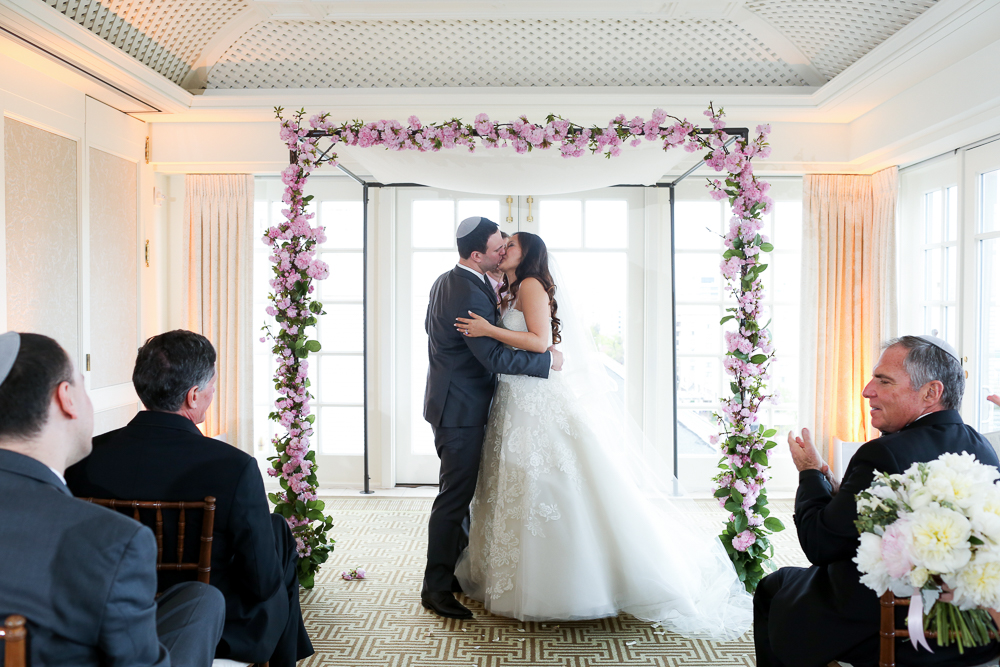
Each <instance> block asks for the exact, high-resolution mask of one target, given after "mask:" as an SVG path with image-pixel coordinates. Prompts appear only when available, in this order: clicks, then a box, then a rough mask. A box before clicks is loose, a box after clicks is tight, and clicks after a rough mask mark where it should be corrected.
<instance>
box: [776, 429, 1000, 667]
mask: <svg viewBox="0 0 1000 667" xmlns="http://www.w3.org/2000/svg"><path fill="white" fill-rule="evenodd" d="M947 452H951V453H959V452H971V453H972V454H973V455H974V456H975V457H976V459H978V460H979V461H980V462H982V463H985V464H988V465H992V466H998V465H1000V462H998V461H997V455H996V452H995V451H994V450H993V447H992V446H991V445H990V444H989V442H988V441H987V440H986V439H985V438H983V436H981V435H980V434H979V433H977V432H976V431H975V429H973V428H972V427H970V426H966V425H965V424H964V423H963V422H962V417H961V416H960V415H959V414H958V412H957V411H955V410H944V411H941V412H932V413H931V414H929V415H926V416H924V417H922V418H920V419H918V420H916V421H915V422H913V423H912V424H910V425H908V426H906V427H904V428H903V429H901V430H899V431H897V432H895V433H890V434H888V435H884V436H882V437H881V438H876V439H875V440H871V441H869V442H867V443H865V444H864V445H862V446H861V447H860V448H859V449H858V451H857V452H856V453H855V454H854V457H853V458H852V459H851V462H850V464H849V465H848V466H847V470H846V471H845V473H844V479H843V483H842V484H841V486H840V490H839V491H838V492H837V494H836V495H832V493H831V487H830V484H829V483H828V482H827V481H826V478H825V477H824V476H823V474H822V473H820V472H819V471H818V470H804V471H802V472H801V473H799V488H798V491H797V492H796V495H795V528H796V530H797V531H798V537H799V544H800V545H802V550H803V551H804V552H805V555H806V557H807V558H808V559H809V562H810V563H812V564H813V566H812V567H810V568H805V569H802V570H798V571H796V570H792V571H791V572H789V573H788V575H786V576H785V578H784V579H783V580H782V585H781V590H780V592H779V593H778V594H777V595H776V596H775V597H774V599H773V601H772V603H771V612H770V619H769V637H770V641H771V648H772V650H774V652H775V655H777V657H778V658H779V659H780V660H781V661H782V662H784V663H785V664H788V665H802V666H803V667H813V666H819V665H826V664H827V663H829V662H830V661H831V660H835V659H837V658H840V657H845V656H846V654H848V652H849V651H851V649H854V648H857V647H859V646H862V645H866V644H867V645H870V650H867V649H866V650H865V653H866V654H867V653H871V659H872V663H871V664H876V663H877V658H878V643H877V639H878V629H879V600H878V597H877V596H876V595H875V592H874V591H873V590H871V589H870V588H868V587H867V586H865V585H864V584H862V583H861V582H860V581H859V579H860V577H861V575H860V573H859V572H858V568H857V565H856V564H855V563H854V562H852V560H851V559H852V558H854V557H855V556H856V555H857V550H858V544H859V543H860V536H859V535H858V530H857V528H855V526H854V520H855V519H857V516H858V511H857V504H856V502H855V499H854V496H855V494H857V493H860V492H861V491H863V490H865V489H867V488H868V487H869V486H870V485H871V482H872V479H873V478H874V476H875V471H878V472H887V473H891V474H895V473H901V472H903V471H904V470H906V469H907V468H909V467H910V465H912V464H913V463H916V462H926V461H933V460H934V459H936V458H938V457H939V456H941V455H942V454H945V453H947ZM772 576H773V575H772ZM931 647H932V648H933V649H934V654H929V653H927V652H926V651H923V650H921V651H920V652H914V650H913V649H912V647H911V645H910V642H903V641H897V643H896V659H897V661H898V663H899V664H902V665H917V664H920V665H924V664H938V665H940V664H948V665H976V664H981V663H984V662H986V661H987V660H988V658H989V657H990V656H991V655H994V654H996V652H997V648H996V645H993V646H992V647H989V646H988V647H985V648H983V649H966V651H965V655H964V656H962V657H961V658H959V656H958V651H957V649H956V648H955V647H954V646H952V647H948V648H943V647H938V646H937V644H936V643H935V642H934V640H931ZM977 656H979V657H977ZM845 659H846V657H845ZM848 661H849V662H851V663H852V664H854V663H855V662H859V664H860V661H858V660H857V659H855V660H848Z"/></svg>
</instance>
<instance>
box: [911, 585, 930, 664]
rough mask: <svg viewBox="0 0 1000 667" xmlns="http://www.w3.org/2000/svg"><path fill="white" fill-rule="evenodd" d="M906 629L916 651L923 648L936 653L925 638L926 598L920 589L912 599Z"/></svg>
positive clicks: (916, 590)
mask: <svg viewBox="0 0 1000 667" xmlns="http://www.w3.org/2000/svg"><path fill="white" fill-rule="evenodd" d="M906 629H907V630H909V631H910V643H911V644H913V648H914V649H918V648H920V647H921V646H923V647H924V648H925V649H927V650H928V651H930V652H931V653H933V652H934V649H932V648H931V647H930V645H929V644H928V643H927V637H925V636H924V596H923V595H922V594H921V592H920V589H919V588H914V589H913V596H912V597H911V598H910V611H909V612H908V613H907V614H906Z"/></svg>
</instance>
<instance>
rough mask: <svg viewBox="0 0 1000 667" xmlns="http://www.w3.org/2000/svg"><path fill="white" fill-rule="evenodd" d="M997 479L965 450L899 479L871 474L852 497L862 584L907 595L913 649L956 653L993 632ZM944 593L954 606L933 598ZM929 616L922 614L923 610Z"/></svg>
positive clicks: (999, 556) (999, 522)
mask: <svg viewBox="0 0 1000 667" xmlns="http://www.w3.org/2000/svg"><path fill="white" fill-rule="evenodd" d="M998 478H1000V472H998V471H997V469H996V468H994V467H993V466H989V465H984V464H982V463H980V462H979V461H977V460H976V458H975V457H974V456H973V455H972V454H970V453H968V452H966V453H962V454H944V455H942V456H941V457H940V458H938V459H937V460H935V461H931V462H929V463H915V464H913V465H912V466H910V467H909V468H908V469H907V470H906V472H904V473H903V474H900V475H889V474H886V473H881V474H876V476H875V479H874V480H873V481H872V485H871V486H870V487H869V488H868V489H867V490H866V491H862V492H861V493H859V494H858V495H857V496H855V498H856V500H857V503H858V519H857V520H856V521H855V522H854V523H855V525H856V526H857V528H858V532H860V533H861V543H860V545H859V546H858V553H857V556H855V558H854V559H853V560H854V562H855V563H857V565H858V570H859V571H860V572H861V574H862V577H861V583H863V584H864V585H866V586H867V587H868V588H871V589H872V590H874V591H875V592H876V593H877V594H878V595H880V596H881V595H882V594H884V593H885V592H886V590H891V591H892V592H893V594H894V595H896V596H899V597H911V598H912V599H911V606H910V616H909V630H910V637H911V641H913V643H914V645H917V644H920V645H923V646H924V647H925V648H927V649H928V650H930V647H929V646H928V645H927V643H926V639H924V632H925V631H935V632H936V633H937V643H938V645H939V646H948V645H949V644H950V643H952V642H953V641H954V642H955V643H956V644H957V646H958V649H959V651H960V652H961V651H963V650H964V648H965V647H968V646H983V645H985V644H987V643H989V641H990V638H989V632H990V631H991V630H993V631H995V630H996V627H995V626H994V624H993V621H992V618H991V617H990V615H989V613H988V612H987V611H986V609H989V608H992V609H997V608H1000V486H997V485H996V484H995V482H996V480H997V479H998ZM945 590H948V591H950V592H951V593H952V599H951V602H950V603H948V602H942V601H939V600H938V597H939V596H940V595H941V593H942V592H943V591H945ZM925 607H927V608H929V609H930V611H929V612H928V613H927V614H926V616H924V617H923V619H922V621H923V622H922V623H921V622H920V621H921V615H922V613H923V609H924V608H925Z"/></svg>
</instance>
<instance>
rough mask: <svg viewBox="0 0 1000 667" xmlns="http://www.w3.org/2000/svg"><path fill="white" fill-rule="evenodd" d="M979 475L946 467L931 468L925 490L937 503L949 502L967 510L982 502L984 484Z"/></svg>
mask: <svg viewBox="0 0 1000 667" xmlns="http://www.w3.org/2000/svg"><path fill="white" fill-rule="evenodd" d="M979 477H980V476H979V475H976V474H973V473H971V472H963V471H960V470H956V469H955V468H951V467H947V466H938V467H936V468H932V469H931V472H930V475H929V476H928V477H927V484H926V485H925V486H926V487H927V489H928V490H929V491H930V492H931V493H932V494H933V495H934V500H936V501H938V502H949V503H953V504H954V505H956V506H958V507H961V508H962V509H968V508H970V507H974V506H976V505H979V504H980V503H981V502H982V497H983V491H984V484H983V481H982V480H981V479H979Z"/></svg>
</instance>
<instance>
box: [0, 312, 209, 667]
mask: <svg viewBox="0 0 1000 667" xmlns="http://www.w3.org/2000/svg"><path fill="white" fill-rule="evenodd" d="M93 429H94V409H93V406H92V405H91V403H90V398H89V397H88V396H87V392H86V390H85V388H84V380H83V376H82V375H81V374H80V373H79V371H77V370H76V369H75V368H74V367H73V363H72V362H71V361H70V359H69V357H68V356H67V355H66V352H65V351H64V350H63V349H62V348H61V347H59V344H58V343H56V342H55V341H54V340H52V339H51V338H47V337H46V336H40V335H38V334H30V333H25V334H18V333H15V332H12V331H11V332H7V333H5V334H3V335H0V490H2V492H0V620H2V619H4V618H6V617H7V616H8V615H10V614H20V615H22V616H24V617H25V618H26V619H27V623H28V649H29V650H28V656H29V657H28V662H29V664H31V665H33V666H39V667H40V666H43V665H52V666H56V665H75V666H80V667H82V666H84V665H93V666H94V667H97V665H114V666H120V667H139V666H142V665H156V666H157V667H170V665H171V664H173V665H184V666H199V667H208V665H210V664H211V663H212V656H213V655H214V654H215V646H216V644H217V643H218V641H219V637H220V636H221V635H222V623H223V619H224V617H225V603H224V601H223V598H222V595H221V594H220V593H219V591H217V590H215V589H214V588H212V587H211V586H208V585H206V584H201V583H198V582H188V583H182V584H178V585H177V586H173V587H171V588H170V589H168V590H167V591H166V592H164V594H163V595H162V596H161V597H160V599H159V601H155V599H154V598H155V595H156V538H154V537H153V532H152V531H151V530H150V529H149V528H146V527H145V526H143V525H142V524H140V523H137V522H135V521H133V520H132V519H130V518H129V517H127V516H123V515H121V514H119V513H118V512H114V511H112V510H109V509H106V508H104V507H101V506H99V505H92V504H91V503H88V502H84V501H82V500H78V499H76V498H74V497H73V496H72V494H70V492H69V489H67V488H66V484H65V481H64V480H63V473H64V471H65V470H66V467H67V466H68V465H71V464H73V463H75V462H77V461H79V460H80V459H82V458H83V457H84V456H86V455H87V454H88V453H89V452H90V437H91V435H92V434H93ZM0 663H2V659H0Z"/></svg>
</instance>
